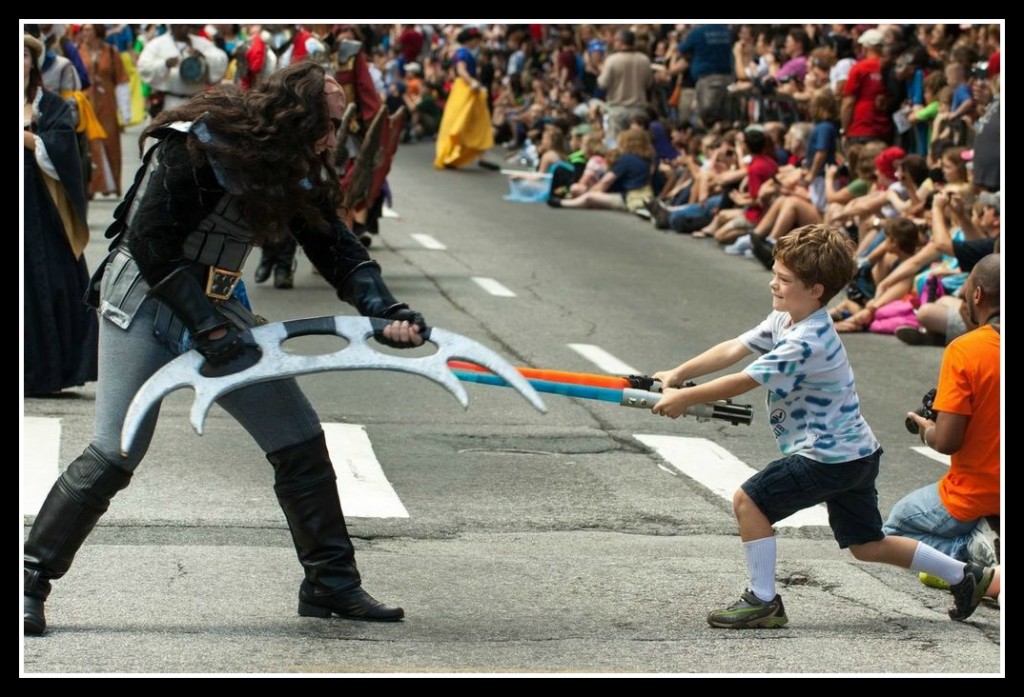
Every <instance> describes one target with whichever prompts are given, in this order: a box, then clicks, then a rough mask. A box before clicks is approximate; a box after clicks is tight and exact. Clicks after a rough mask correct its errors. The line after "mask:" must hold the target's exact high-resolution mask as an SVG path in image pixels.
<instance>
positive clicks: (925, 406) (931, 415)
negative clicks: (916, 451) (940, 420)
mask: <svg viewBox="0 0 1024 697" xmlns="http://www.w3.org/2000/svg"><path fill="white" fill-rule="evenodd" d="M934 404H935V388H934V387H933V388H932V389H930V390H928V391H927V392H926V393H925V395H924V397H922V398H921V406H920V407H919V408H918V409H915V410H914V413H915V414H917V415H918V416H920V417H922V418H925V419H928V420H929V421H935V417H936V416H938V414H936V413H935V410H934V409H932V405H934ZM904 424H905V425H906V427H907V430H908V431H910V432H911V433H913V434H914V435H917V434H918V433H919V431H920V429H919V428H918V427H917V422H916V421H914V420H913V419H912V418H910V417H909V416H908V417H907V420H906V421H905V422H904Z"/></svg>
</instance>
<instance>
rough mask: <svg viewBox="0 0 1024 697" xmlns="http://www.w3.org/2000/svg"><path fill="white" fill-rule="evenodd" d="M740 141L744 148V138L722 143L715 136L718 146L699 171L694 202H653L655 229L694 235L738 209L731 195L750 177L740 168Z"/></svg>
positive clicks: (697, 171)
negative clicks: (718, 216)
mask: <svg viewBox="0 0 1024 697" xmlns="http://www.w3.org/2000/svg"><path fill="white" fill-rule="evenodd" d="M737 142H739V143H740V147H744V146H743V145H742V139H739V140H738V141H737V140H735V139H734V140H732V141H731V142H730V141H719V140H717V139H714V137H713V136H712V143H717V144H718V145H717V147H716V148H715V149H714V151H713V152H712V153H711V155H710V157H709V159H708V160H707V161H705V163H704V164H703V165H701V166H700V167H699V168H696V169H695V180H694V183H693V186H692V187H691V188H690V201H692V203H686V204H682V205H670V206H664V205H661V203H660V201H659V202H656V203H652V204H651V205H652V209H653V210H651V219H652V221H653V222H654V225H655V227H657V228H658V229H672V230H675V231H676V232H682V233H693V232H696V231H697V230H700V229H701V228H703V227H705V226H707V225H709V224H710V223H711V221H712V220H713V219H714V217H715V215H716V214H717V213H718V212H719V210H721V209H722V208H727V207H728V208H733V207H735V204H734V203H733V201H732V199H731V198H730V197H729V195H728V194H729V192H730V191H734V190H735V189H737V188H739V186H740V184H741V182H742V180H743V179H744V178H745V177H746V175H747V173H746V170H745V169H744V168H743V167H741V166H740V165H739V160H740V156H739V153H738V152H737Z"/></svg>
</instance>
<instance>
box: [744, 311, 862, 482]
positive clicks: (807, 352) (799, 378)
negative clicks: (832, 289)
mask: <svg viewBox="0 0 1024 697" xmlns="http://www.w3.org/2000/svg"><path fill="white" fill-rule="evenodd" d="M739 340H740V341H741V342H742V343H743V345H744V346H746V347H747V348H749V349H750V350H751V351H753V352H754V353H755V354H760V357H759V358H757V360H755V361H754V362H753V363H751V364H750V365H748V366H747V367H746V368H745V369H744V371H743V372H744V373H746V374H747V375H749V376H750V377H751V378H753V379H754V380H756V381H757V382H758V383H759V384H761V385H764V386H765V387H767V388H768V400H767V405H768V419H769V422H770V423H771V427H772V432H773V433H774V434H775V439H776V440H777V441H778V443H779V449H780V450H782V453H783V454H784V455H802V456H804V457H807V458H810V459H812V460H815V461H817V462H824V463H838V462H849V461H851V460H858V459H860V458H862V457H866V456H868V455H870V454H871V453H873V452H875V451H876V450H877V449H878V447H879V443H878V440H877V439H876V438H875V434H874V433H873V432H872V431H871V427H870V426H868V424H867V422H866V421H865V420H864V418H863V417H862V416H861V413H860V398H859V397H858V396H857V390H856V388H855V385H854V378H853V369H852V368H851V367H850V361H849V359H848V358H847V356H846V348H845V347H844V346H843V342H842V341H841V340H840V339H839V334H838V333H837V332H836V329H835V326H834V325H833V324H832V318H830V317H829V316H828V311H827V310H826V309H825V308H822V309H820V310H818V311H817V312H815V313H813V314H812V315H810V316H808V317H806V318H805V319H803V320H802V321H800V322H797V323H795V324H791V323H790V317H789V313H787V312H778V311H773V312H772V313H771V314H769V315H768V316H767V317H766V318H765V320H764V321H763V322H761V324H759V325H758V326H757V327H755V328H753V329H751V330H750V331H748V332H744V333H743V334H741V335H740V337H739Z"/></svg>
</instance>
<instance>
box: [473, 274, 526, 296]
mask: <svg viewBox="0 0 1024 697" xmlns="http://www.w3.org/2000/svg"><path fill="white" fill-rule="evenodd" d="M473 283H475V284H477V285H478V286H480V287H481V288H483V289H484V290H486V291H487V292H488V293H490V294H491V295H496V296H498V297H499V298H514V297H516V294H515V293H513V292H512V291H511V290H509V289H508V288H506V287H505V286H503V285H502V284H501V283H499V282H498V281H495V280H494V279H493V278H484V277H482V276H473Z"/></svg>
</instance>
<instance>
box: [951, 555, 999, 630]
mask: <svg viewBox="0 0 1024 697" xmlns="http://www.w3.org/2000/svg"><path fill="white" fill-rule="evenodd" d="M995 573H996V570H995V569H993V568H991V567H981V566H978V565H977V564H972V563H968V564H967V566H965V567H964V580H963V581H961V582H960V583H957V584H956V585H953V586H950V587H949V592H950V593H952V594H953V603H954V604H955V607H953V608H950V610H949V618H950V619H953V620H960V621H963V620H965V619H967V618H968V617H970V616H971V615H973V614H974V611H975V610H976V609H977V607H978V603H980V602H981V599H982V598H984V597H985V592H986V591H987V590H988V587H989V586H990V585H992V579H993V577H994V576H995Z"/></svg>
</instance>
